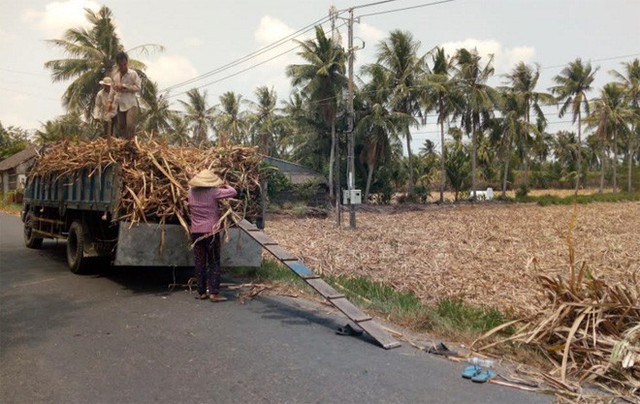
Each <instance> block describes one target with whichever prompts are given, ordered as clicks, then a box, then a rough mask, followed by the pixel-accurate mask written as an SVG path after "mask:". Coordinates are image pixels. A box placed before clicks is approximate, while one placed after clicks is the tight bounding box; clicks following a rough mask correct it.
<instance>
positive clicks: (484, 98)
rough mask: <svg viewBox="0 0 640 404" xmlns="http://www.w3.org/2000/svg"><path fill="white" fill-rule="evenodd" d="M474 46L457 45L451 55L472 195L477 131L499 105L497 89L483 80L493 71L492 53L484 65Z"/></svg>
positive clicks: (474, 187)
mask: <svg viewBox="0 0 640 404" xmlns="http://www.w3.org/2000/svg"><path fill="white" fill-rule="evenodd" d="M480 60H481V57H480V55H478V51H477V50H475V49H474V50H473V51H469V50H468V49H464V48H462V49H458V51H457V52H456V55H455V68H456V80H457V83H458V86H459V91H460V92H461V93H462V94H464V95H463V97H464V109H463V110H462V112H458V113H457V114H458V115H460V118H461V123H462V127H463V128H464V129H465V132H466V133H467V136H468V135H469V134H471V188H472V191H473V195H472V198H474V199H475V198H476V182H477V181H476V178H477V173H476V171H477V170H476V160H477V154H478V153H477V148H478V132H479V131H480V130H482V126H483V125H485V124H487V123H488V121H489V118H490V116H491V115H492V113H493V110H494V108H496V107H498V106H500V102H501V100H500V93H499V92H498V91H497V90H496V89H494V88H493V87H491V86H489V85H488V84H487V80H489V78H490V77H491V76H492V75H493V73H494V68H493V55H491V56H490V57H489V60H488V61H487V63H486V64H485V65H484V66H481V64H480Z"/></svg>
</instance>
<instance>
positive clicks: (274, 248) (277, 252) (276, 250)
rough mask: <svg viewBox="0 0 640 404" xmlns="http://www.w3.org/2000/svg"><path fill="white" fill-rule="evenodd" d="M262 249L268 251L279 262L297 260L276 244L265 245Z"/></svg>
mask: <svg viewBox="0 0 640 404" xmlns="http://www.w3.org/2000/svg"><path fill="white" fill-rule="evenodd" d="M264 249H265V250H267V251H269V252H270V253H271V254H272V255H273V256H274V257H276V258H277V259H279V260H280V261H292V260H298V257H296V256H294V255H292V254H289V252H288V251H287V250H285V249H284V248H282V247H280V246H279V245H278V244H269V245H265V246H264Z"/></svg>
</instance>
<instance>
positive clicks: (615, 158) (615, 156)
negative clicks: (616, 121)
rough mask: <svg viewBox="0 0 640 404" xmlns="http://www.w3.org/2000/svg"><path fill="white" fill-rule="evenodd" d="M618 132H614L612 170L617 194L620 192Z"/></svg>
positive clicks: (614, 189) (614, 188)
mask: <svg viewBox="0 0 640 404" xmlns="http://www.w3.org/2000/svg"><path fill="white" fill-rule="evenodd" d="M616 132H617V131H616V130H615V129H614V130H613V161H612V166H611V168H613V181H612V183H613V192H614V193H615V192H617V190H618V174H617V168H618V137H617V136H616Z"/></svg>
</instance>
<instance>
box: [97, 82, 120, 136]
mask: <svg viewBox="0 0 640 404" xmlns="http://www.w3.org/2000/svg"><path fill="white" fill-rule="evenodd" d="M99 84H100V85H102V89H101V90H100V91H98V94H97V95H96V103H95V106H94V108H93V119H95V120H96V122H99V123H100V124H101V125H102V126H103V128H104V135H105V136H106V137H110V136H113V130H114V129H115V127H114V124H115V121H116V110H115V108H114V106H113V96H114V92H113V91H111V85H112V84H113V81H112V80H111V77H105V78H104V79H102V80H100V81H99Z"/></svg>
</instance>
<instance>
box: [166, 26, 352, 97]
mask: <svg viewBox="0 0 640 404" xmlns="http://www.w3.org/2000/svg"><path fill="white" fill-rule="evenodd" d="M325 22H326V21H325ZM344 25H346V22H345V23H342V24H341V25H338V26H337V27H336V29H338V28H341V27H343V26H344ZM307 31H309V30H307ZM305 32H306V31H305ZM299 47H300V45H296V46H294V47H293V48H291V49H289V50H286V51H284V52H282V53H279V54H277V55H275V56H273V57H271V58H269V59H267V60H264V61H262V62H259V63H255V64H253V65H250V66H248V67H246V68H244V69H242V70H239V71H237V72H235V73H232V74H229V75H227V76H225V77H222V78H220V79H217V80H214V81H211V82H208V83H206V84H203V85H200V86H198V87H196V88H203V87H207V86H210V85H212V84H216V83H219V82H221V81H224V80H227V79H229V78H231V77H235V76H237V75H239V74H241V73H244V72H247V71H249V70H252V69H254V68H256V67H258V66H261V65H263V64H265V63H268V62H270V61H272V60H274V59H277V58H279V57H281V56H284V55H285V54H287V53H289V52H292V51H294V50H296V49H298V48H299ZM237 64H239V63H236V65H237ZM229 67H232V66H229ZM224 70H226V69H224ZM199 80H201V79H199ZM199 80H198V81H199ZM187 92H188V91H183V92H181V93H178V94H174V95H171V96H168V97H167V98H173V97H177V96H180V95H183V94H186V93H187Z"/></svg>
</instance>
